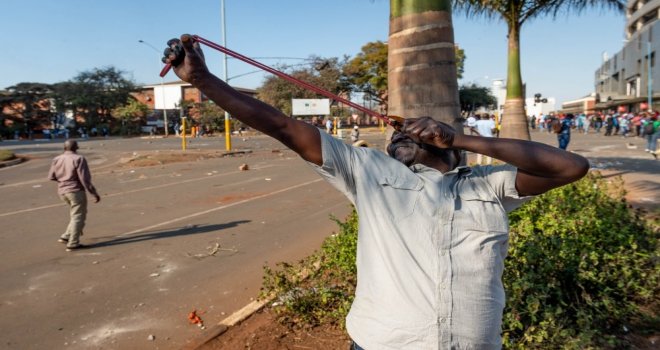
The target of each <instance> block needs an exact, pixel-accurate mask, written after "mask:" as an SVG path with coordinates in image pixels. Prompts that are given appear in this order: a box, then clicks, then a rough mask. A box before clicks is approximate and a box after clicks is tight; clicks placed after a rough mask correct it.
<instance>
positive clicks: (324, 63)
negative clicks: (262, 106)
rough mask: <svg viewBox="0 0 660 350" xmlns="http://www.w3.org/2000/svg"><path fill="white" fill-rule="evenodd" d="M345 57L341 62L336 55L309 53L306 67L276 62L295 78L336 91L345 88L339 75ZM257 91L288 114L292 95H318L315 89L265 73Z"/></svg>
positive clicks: (299, 96) (264, 98)
mask: <svg viewBox="0 0 660 350" xmlns="http://www.w3.org/2000/svg"><path fill="white" fill-rule="evenodd" d="M345 60H346V59H344V61H342V62H340V60H339V59H338V58H321V57H317V56H311V57H310V58H309V59H308V61H309V62H310V64H309V65H308V67H303V68H295V67H289V66H279V67H276V68H277V69H279V70H281V71H283V72H285V73H287V74H289V75H291V76H293V77H295V78H297V79H300V80H302V81H305V82H307V83H310V84H313V85H316V86H318V87H320V88H322V89H324V90H327V91H330V92H332V93H335V94H339V93H341V92H343V91H345V90H346V87H345V84H344V83H343V80H342V79H341V72H342V66H343V65H344V64H345ZM257 91H258V96H259V99H261V100H262V101H264V102H266V103H268V104H270V105H273V106H275V108H277V109H279V110H281V111H282V112H284V113H285V114H289V115H290V114H291V99H293V98H319V95H318V94H316V93H315V92H313V91H310V90H307V89H303V88H301V87H299V86H297V85H294V84H293V83H290V82H288V81H285V80H283V79H280V78H278V77H276V76H269V77H267V78H266V80H265V82H264V84H263V85H262V86H261V87H260V88H259V89H257Z"/></svg>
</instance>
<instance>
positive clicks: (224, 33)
mask: <svg viewBox="0 0 660 350" xmlns="http://www.w3.org/2000/svg"><path fill="white" fill-rule="evenodd" d="M222 45H223V46H224V47H227V21H226V20H225V0H222ZM223 57H224V58H223V66H224V71H225V83H227V84H229V79H227V76H228V75H227V74H228V73H227V54H226V53H225V54H223ZM225 150H227V151H231V122H230V121H229V112H227V111H225Z"/></svg>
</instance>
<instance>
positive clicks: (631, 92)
mask: <svg viewBox="0 0 660 350" xmlns="http://www.w3.org/2000/svg"><path fill="white" fill-rule="evenodd" d="M659 17H660V0H629V1H628V4H627V8H626V28H625V34H626V40H625V41H624V45H623V48H622V49H621V51H619V52H617V53H616V54H614V55H613V56H612V57H607V56H606V54H604V55H603V63H602V65H601V66H600V68H598V69H597V70H596V72H595V76H594V81H595V92H596V102H597V103H596V105H595V109H597V110H604V109H616V110H618V111H621V112H623V111H632V112H637V111H642V110H648V109H653V110H658V109H660V70H658V69H657V67H656V54H655V53H656V52H657V50H658V48H660V21H658V18H659ZM649 100H651V101H652V103H651V106H649V103H648V101H649Z"/></svg>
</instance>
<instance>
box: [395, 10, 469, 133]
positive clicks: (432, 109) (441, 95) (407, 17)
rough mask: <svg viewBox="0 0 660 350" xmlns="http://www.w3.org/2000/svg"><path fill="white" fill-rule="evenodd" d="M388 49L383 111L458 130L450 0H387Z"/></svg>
mask: <svg viewBox="0 0 660 350" xmlns="http://www.w3.org/2000/svg"><path fill="white" fill-rule="evenodd" d="M388 47H389V51H388V58H387V59H388V99H389V111H388V112H389V114H390V115H397V116H401V117H404V118H415V117H424V116H429V117H431V118H433V119H436V120H439V121H442V122H445V123H447V124H450V125H452V126H453V127H454V128H456V131H457V132H461V133H462V132H463V126H462V125H463V124H462V121H461V116H460V105H459V101H458V80H457V78H456V54H455V48H454V30H453V26H452V19H451V0H390V34H389V40H388Z"/></svg>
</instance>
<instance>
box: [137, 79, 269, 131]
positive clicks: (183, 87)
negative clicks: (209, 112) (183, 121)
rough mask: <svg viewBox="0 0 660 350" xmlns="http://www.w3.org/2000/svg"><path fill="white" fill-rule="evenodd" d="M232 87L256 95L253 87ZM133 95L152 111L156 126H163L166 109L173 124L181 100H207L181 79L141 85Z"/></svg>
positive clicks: (177, 114)
mask: <svg viewBox="0 0 660 350" xmlns="http://www.w3.org/2000/svg"><path fill="white" fill-rule="evenodd" d="M233 88H234V89H236V90H237V91H240V92H242V93H244V94H246V95H249V96H252V97H255V96H256V95H257V91H256V90H253V89H246V88H241V87H235V86H233ZM133 97H135V99H136V100H138V101H139V102H142V103H144V104H146V105H147V106H149V108H150V109H152V110H153V111H154V115H155V116H156V119H157V120H158V123H157V124H155V125H157V126H158V127H162V126H163V118H164V116H163V110H167V116H168V121H169V124H174V123H176V122H177V121H178V120H179V118H180V117H181V115H182V114H181V108H180V105H181V102H182V101H186V102H193V103H201V102H205V101H208V98H207V97H206V96H204V94H202V92H201V91H199V90H198V89H197V88H196V87H194V86H192V85H191V84H190V83H186V82H185V81H182V80H179V81H174V82H169V83H163V84H160V83H158V84H152V85H144V86H141V87H140V88H139V90H138V91H137V92H135V93H133Z"/></svg>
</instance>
